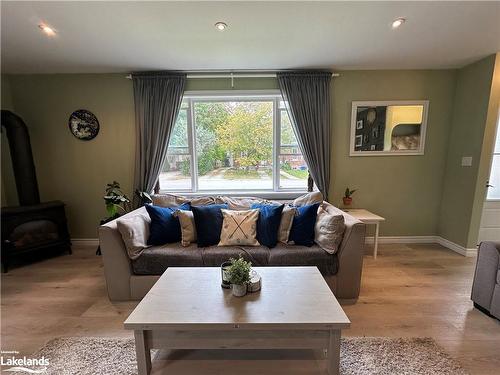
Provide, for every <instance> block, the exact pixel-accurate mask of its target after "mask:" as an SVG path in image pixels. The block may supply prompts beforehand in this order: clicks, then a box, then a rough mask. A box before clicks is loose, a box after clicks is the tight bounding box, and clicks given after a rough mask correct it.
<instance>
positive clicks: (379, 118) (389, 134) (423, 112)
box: [350, 100, 429, 156]
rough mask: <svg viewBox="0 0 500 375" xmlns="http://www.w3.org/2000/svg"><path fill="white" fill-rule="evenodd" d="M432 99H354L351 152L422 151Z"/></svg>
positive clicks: (353, 153)
mask: <svg viewBox="0 0 500 375" xmlns="http://www.w3.org/2000/svg"><path fill="white" fill-rule="evenodd" d="M428 108H429V101H427V100H406V101H363V102H361V101H355V102H352V114H351V146H350V155H351V156H373V155H423V154H424V146H425V130H426V126H427V113H428Z"/></svg>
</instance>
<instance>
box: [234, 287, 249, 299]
mask: <svg viewBox="0 0 500 375" xmlns="http://www.w3.org/2000/svg"><path fill="white" fill-rule="evenodd" d="M231 288H232V291H233V296H236V297H243V296H244V295H245V294H247V284H241V285H236V284H231Z"/></svg>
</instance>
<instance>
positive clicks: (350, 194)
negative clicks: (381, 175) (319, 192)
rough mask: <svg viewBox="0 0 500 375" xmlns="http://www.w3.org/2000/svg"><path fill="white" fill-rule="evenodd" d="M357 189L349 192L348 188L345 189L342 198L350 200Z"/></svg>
mask: <svg viewBox="0 0 500 375" xmlns="http://www.w3.org/2000/svg"><path fill="white" fill-rule="evenodd" d="M356 190H357V189H354V190H349V188H346V189H345V193H344V198H351V196H352V195H353V194H354V193H355V192H356Z"/></svg>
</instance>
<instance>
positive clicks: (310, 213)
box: [288, 203, 320, 246]
mask: <svg viewBox="0 0 500 375" xmlns="http://www.w3.org/2000/svg"><path fill="white" fill-rule="evenodd" d="M319 205H320V204H319V203H315V204H311V205H308V206H302V207H297V208H296V210H297V212H296V214H295V216H294V218H293V223H292V229H291V230H290V236H289V237H288V239H289V240H290V241H293V242H294V243H295V245H303V246H312V245H314V225H315V224H316V216H317V215H318V208H319Z"/></svg>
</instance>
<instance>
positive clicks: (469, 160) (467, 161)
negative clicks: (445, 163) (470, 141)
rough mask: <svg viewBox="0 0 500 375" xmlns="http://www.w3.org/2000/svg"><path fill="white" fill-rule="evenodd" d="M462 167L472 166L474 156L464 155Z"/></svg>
mask: <svg viewBox="0 0 500 375" xmlns="http://www.w3.org/2000/svg"><path fill="white" fill-rule="evenodd" d="M462 167H472V156H462Z"/></svg>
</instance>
